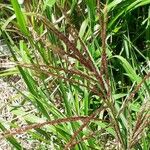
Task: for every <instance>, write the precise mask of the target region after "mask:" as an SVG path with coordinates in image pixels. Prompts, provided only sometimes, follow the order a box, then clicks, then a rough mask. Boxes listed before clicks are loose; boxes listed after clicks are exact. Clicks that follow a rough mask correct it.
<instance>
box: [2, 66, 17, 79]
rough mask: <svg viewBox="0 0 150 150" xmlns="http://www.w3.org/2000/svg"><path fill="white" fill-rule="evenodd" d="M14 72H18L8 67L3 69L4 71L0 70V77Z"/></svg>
mask: <svg viewBox="0 0 150 150" xmlns="http://www.w3.org/2000/svg"><path fill="white" fill-rule="evenodd" d="M14 74H19V71H18V69H16V68H10V69H7V70H4V71H0V77H4V76H9V75H14Z"/></svg>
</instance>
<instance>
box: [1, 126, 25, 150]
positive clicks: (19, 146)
mask: <svg viewBox="0 0 150 150" xmlns="http://www.w3.org/2000/svg"><path fill="white" fill-rule="evenodd" d="M0 128H1V130H2V131H3V132H5V131H6V128H5V127H4V126H3V125H2V123H0ZM6 139H7V141H9V142H10V143H11V144H12V145H13V147H14V148H16V149H17V150H22V149H23V147H22V146H21V145H20V144H19V143H18V142H17V140H16V139H15V138H14V137H13V136H11V137H7V138H6Z"/></svg>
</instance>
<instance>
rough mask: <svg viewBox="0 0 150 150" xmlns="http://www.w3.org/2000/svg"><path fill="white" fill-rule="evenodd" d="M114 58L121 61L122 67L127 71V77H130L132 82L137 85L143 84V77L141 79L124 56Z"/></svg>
mask: <svg viewBox="0 0 150 150" xmlns="http://www.w3.org/2000/svg"><path fill="white" fill-rule="evenodd" d="M113 57H114V58H117V59H119V61H120V62H121V65H122V66H123V68H124V69H125V71H126V73H127V75H128V76H129V78H130V79H131V81H132V82H134V81H136V82H137V83H140V82H141V80H142V79H141V77H139V76H138V75H137V74H136V72H135V70H134V69H133V68H132V66H131V65H130V64H129V62H128V61H127V60H126V59H125V58H123V57H122V56H119V55H115V56H113Z"/></svg>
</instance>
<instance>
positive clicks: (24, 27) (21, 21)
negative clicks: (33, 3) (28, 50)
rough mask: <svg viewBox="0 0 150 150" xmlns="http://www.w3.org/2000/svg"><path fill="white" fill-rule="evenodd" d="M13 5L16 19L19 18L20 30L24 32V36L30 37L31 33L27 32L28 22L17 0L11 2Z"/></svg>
mask: <svg viewBox="0 0 150 150" xmlns="http://www.w3.org/2000/svg"><path fill="white" fill-rule="evenodd" d="M11 4H12V6H13V8H14V11H15V14H16V17H17V21H18V24H19V29H20V30H21V31H22V33H24V35H26V36H27V35H29V32H28V30H27V24H26V20H25V16H24V14H23V13H22V11H21V8H20V6H19V4H18V1H17V0H11Z"/></svg>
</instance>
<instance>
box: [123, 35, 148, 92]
mask: <svg viewBox="0 0 150 150" xmlns="http://www.w3.org/2000/svg"><path fill="white" fill-rule="evenodd" d="M124 38H125V39H126V40H127V42H128V45H130V47H133V48H135V47H134V45H133V44H132V42H131V41H130V39H128V38H127V37H126V36H124ZM138 51H139V50H138ZM138 51H137V52H138ZM130 53H131V57H132V59H133V61H134V65H135V66H136V68H137V70H138V72H139V74H140V76H141V78H142V79H143V78H144V75H143V73H142V72H141V67H140V64H139V62H138V60H137V56H136V54H135V51H133V49H131V50H130ZM142 56H143V55H142ZM144 59H145V60H147V58H145V57H144ZM144 85H145V88H146V90H147V92H148V93H149V95H150V89H149V87H148V85H147V82H146V81H144Z"/></svg>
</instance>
